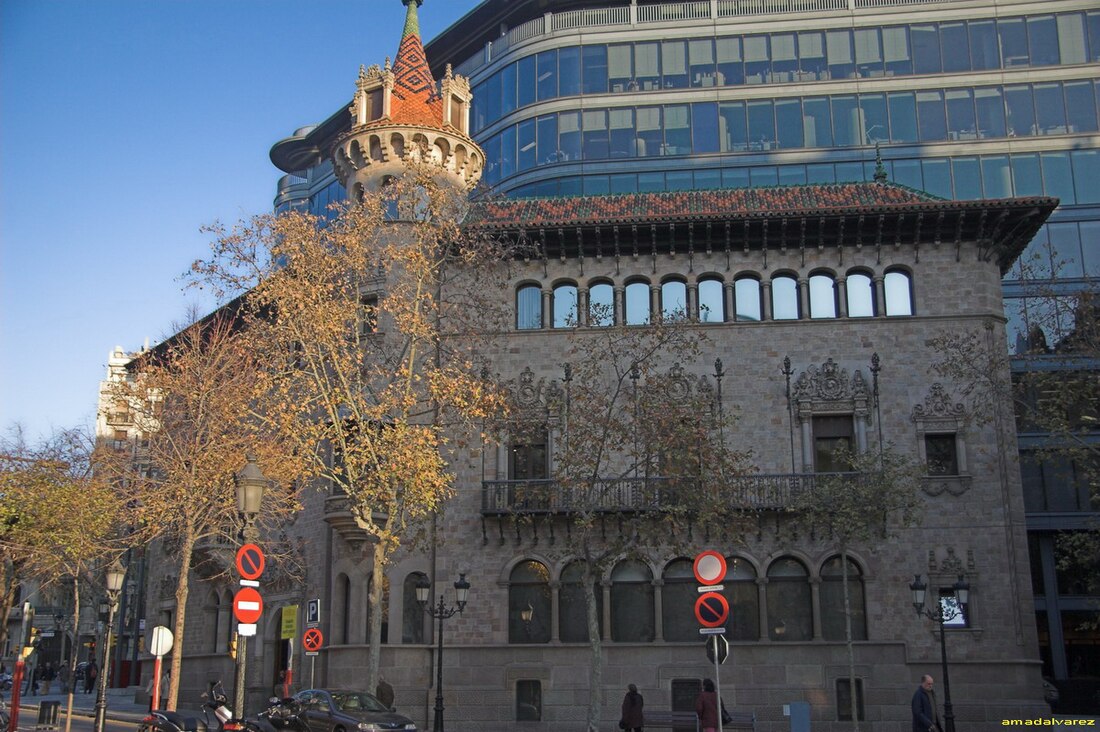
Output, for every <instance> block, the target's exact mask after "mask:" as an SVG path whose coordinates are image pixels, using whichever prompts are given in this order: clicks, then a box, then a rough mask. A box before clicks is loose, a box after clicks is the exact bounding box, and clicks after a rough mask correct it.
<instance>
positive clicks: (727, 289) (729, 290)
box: [722, 282, 737, 323]
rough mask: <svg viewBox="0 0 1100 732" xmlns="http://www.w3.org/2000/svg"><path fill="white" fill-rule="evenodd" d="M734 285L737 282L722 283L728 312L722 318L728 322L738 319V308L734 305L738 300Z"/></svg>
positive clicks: (723, 297) (723, 296)
mask: <svg viewBox="0 0 1100 732" xmlns="http://www.w3.org/2000/svg"><path fill="white" fill-rule="evenodd" d="M734 286H735V283H733V282H727V283H725V284H724V285H722V299H723V300H724V304H725V310H726V312H725V313H723V315H722V320H723V321H725V322H727V323H728V322H730V321H733V320H737V310H736V309H735V305H734V303H735V302H736V299H735V298H734V291H733V288H734Z"/></svg>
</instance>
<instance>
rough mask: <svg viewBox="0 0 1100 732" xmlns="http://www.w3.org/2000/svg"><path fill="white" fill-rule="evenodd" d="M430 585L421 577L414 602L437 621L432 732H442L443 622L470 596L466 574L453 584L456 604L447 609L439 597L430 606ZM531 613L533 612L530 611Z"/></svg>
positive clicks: (461, 575) (425, 578) (464, 603)
mask: <svg viewBox="0 0 1100 732" xmlns="http://www.w3.org/2000/svg"><path fill="white" fill-rule="evenodd" d="M431 591H432V585H431V583H430V582H428V578H427V577H423V576H422V577H421V578H420V581H419V582H417V583H416V601H417V603H419V604H420V607H422V608H424V612H426V613H428V615H430V616H432V617H433V618H436V619H437V620H439V632H438V633H436V640H437V648H438V649H437V651H436V655H435V668H436V671H435V719H434V721H433V724H432V732H443V621H444V620H446V619H447V618H450V617H453V616H454V615H455V614H456V613H460V612H462V611H463V610H465V609H466V599H467V598H468V597H469V595H470V583H469V582H467V581H466V573H465V572H461V573H459V575H458V581H457V582H455V601H456V604H455V605H452V606H451V607H447V606H446V605H445V604H443V595H442V594H440V595H439V604H438V605H435V606H431V605H429V604H428V597H429V596H430V595H431ZM532 612H533V610H532Z"/></svg>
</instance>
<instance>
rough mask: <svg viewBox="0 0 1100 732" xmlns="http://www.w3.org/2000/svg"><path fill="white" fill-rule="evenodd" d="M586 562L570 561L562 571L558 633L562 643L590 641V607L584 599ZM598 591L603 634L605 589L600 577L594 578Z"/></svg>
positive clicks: (597, 611)
mask: <svg viewBox="0 0 1100 732" xmlns="http://www.w3.org/2000/svg"><path fill="white" fill-rule="evenodd" d="M583 579H584V563H583V562H582V561H580V560H577V561H575V562H570V563H569V565H568V566H567V567H566V568H565V569H563V570H562V572H561V588H560V589H559V590H558V612H559V616H560V617H559V618H558V635H559V636H560V637H561V642H562V643H587V642H588V609H587V606H586V605H585V599H584V584H583ZM592 585H593V589H594V590H595V593H596V622H597V623H598V624H599V628H600V635H601V637H602V635H603V589H602V588H601V587H600V582H599V579H598V578H595V577H594V578H593V579H592Z"/></svg>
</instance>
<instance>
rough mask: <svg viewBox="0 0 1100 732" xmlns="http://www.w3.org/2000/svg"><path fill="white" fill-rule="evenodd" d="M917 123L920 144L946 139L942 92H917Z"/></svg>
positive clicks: (936, 90)
mask: <svg viewBox="0 0 1100 732" xmlns="http://www.w3.org/2000/svg"><path fill="white" fill-rule="evenodd" d="M917 123H918V125H919V127H920V139H921V141H922V142H929V141H933V140H946V139H947V121H946V119H945V117H944V107H943V92H942V91H940V90H938V89H935V90H928V91H919V92H917Z"/></svg>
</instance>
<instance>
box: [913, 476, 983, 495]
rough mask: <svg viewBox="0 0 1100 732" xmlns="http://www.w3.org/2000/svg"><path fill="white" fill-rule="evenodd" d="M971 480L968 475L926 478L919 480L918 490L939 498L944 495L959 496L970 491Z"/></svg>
mask: <svg viewBox="0 0 1100 732" xmlns="http://www.w3.org/2000/svg"><path fill="white" fill-rule="evenodd" d="M971 480H972V479H971V476H969V475H934V476H927V477H924V478H921V481H920V489H921V490H922V491H923V492H924V493H925V494H927V495H929V496H941V495H943V494H944V493H949V494H951V495H952V496H961V495H962V494H963V493H966V492H967V491H968V490H970V483H971Z"/></svg>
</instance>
